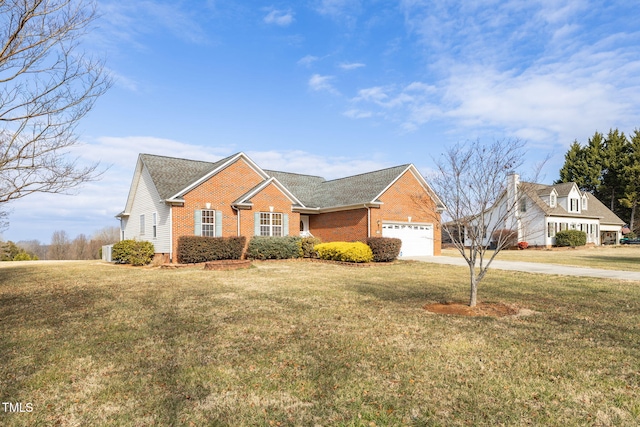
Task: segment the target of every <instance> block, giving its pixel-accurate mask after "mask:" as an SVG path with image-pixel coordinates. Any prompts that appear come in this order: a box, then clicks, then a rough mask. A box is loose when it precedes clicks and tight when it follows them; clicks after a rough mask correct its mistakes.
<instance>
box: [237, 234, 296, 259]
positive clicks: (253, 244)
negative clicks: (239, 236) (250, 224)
mask: <svg viewBox="0 0 640 427" xmlns="http://www.w3.org/2000/svg"><path fill="white" fill-rule="evenodd" d="M300 252H301V245H300V237H295V236H284V237H268V236H253V237H252V238H251V240H249V247H248V248H247V258H250V259H290V258H299V257H300Z"/></svg>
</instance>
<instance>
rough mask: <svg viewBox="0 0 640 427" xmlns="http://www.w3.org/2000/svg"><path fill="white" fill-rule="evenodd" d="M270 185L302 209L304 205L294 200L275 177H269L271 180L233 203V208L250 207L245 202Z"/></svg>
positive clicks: (249, 204) (294, 197) (250, 204)
mask: <svg viewBox="0 0 640 427" xmlns="http://www.w3.org/2000/svg"><path fill="white" fill-rule="evenodd" d="M270 184H274V185H275V186H276V187H277V188H278V190H280V191H281V192H282V194H284V195H285V196H286V197H287V199H289V201H290V202H292V203H294V204H298V205H300V206H302V207H304V204H302V202H301V201H300V200H298V199H297V198H296V196H294V195H293V194H292V193H291V192H290V191H289V190H288V189H287V187H285V186H284V185H282V183H281V182H280V181H278V180H277V179H276V178H275V177H271V178H269V179H267V180H266V181H264V182H263V183H262V184H260V185H259V186H257V187H256V188H255V189H254V190H253V191H252V192H251V193H249V194H247V195H246V196H245V197H244V198H243V199H242V200H240V201H239V202H238V203H234V206H252V203H249V202H247V200H251V198H252V197H254V196H255V195H256V194H258V193H259V192H261V191H262V190H264V189H265V188H266V187H268V186H269V185H270Z"/></svg>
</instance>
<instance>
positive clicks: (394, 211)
mask: <svg viewBox="0 0 640 427" xmlns="http://www.w3.org/2000/svg"><path fill="white" fill-rule="evenodd" d="M380 201H381V202H383V205H382V207H381V208H380V209H371V236H382V221H401V222H408V221H409V217H411V222H424V223H430V224H433V240H434V248H433V253H434V255H440V253H441V247H442V245H441V240H442V238H441V235H442V234H441V233H442V230H441V227H440V214H439V213H438V211H437V210H436V204H435V201H434V200H433V199H432V198H431V197H430V196H429V195H428V193H427V192H426V191H425V190H424V188H423V187H422V185H420V183H419V181H418V180H417V178H416V177H415V176H414V175H413V173H412V172H411V171H410V170H409V171H406V172H405V173H404V175H402V176H401V177H400V178H399V179H398V180H397V181H396V182H395V183H394V184H393V185H392V186H391V187H390V188H389V189H387V191H385V192H384V194H382V196H381V197H380Z"/></svg>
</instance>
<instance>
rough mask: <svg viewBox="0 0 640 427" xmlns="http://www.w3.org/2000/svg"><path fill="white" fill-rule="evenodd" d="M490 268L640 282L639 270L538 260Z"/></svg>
mask: <svg viewBox="0 0 640 427" xmlns="http://www.w3.org/2000/svg"><path fill="white" fill-rule="evenodd" d="M400 259H407V260H415V261H422V262H430V263H433V264H448V265H459V266H463V267H467V262H466V261H465V260H464V259H463V258H457V257H448V256H414V257H411V256H410V257H402V258H400ZM489 268H490V269H491V268H495V269H497V270H512V271H523V272H525V273H536V274H555V275H560V276H582V277H598V278H601V279H619V280H633V281H637V282H640V273H639V272H637V271H621V270H603V269H601V268H588V267H571V266H568V265H559V264H541V263H537V262H520V261H501V260H494V261H493V262H492V263H491V265H490V266H489Z"/></svg>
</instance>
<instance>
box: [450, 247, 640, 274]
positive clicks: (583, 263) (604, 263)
mask: <svg viewBox="0 0 640 427" xmlns="http://www.w3.org/2000/svg"><path fill="white" fill-rule="evenodd" d="M488 252H489V253H491V252H493V251H488ZM442 255H445V256H455V257H459V256H460V252H458V250H456V249H443V251H442ZM496 259H498V260H504V261H527V262H540V263H547V264H561V265H572V266H577V267H590V268H603V269H606V270H624V271H638V272H640V245H636V246H632V245H628V246H625V245H622V246H598V247H584V248H576V249H564V250H549V249H526V250H523V251H517V250H509V251H500V253H499V254H498V256H497V257H496Z"/></svg>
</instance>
